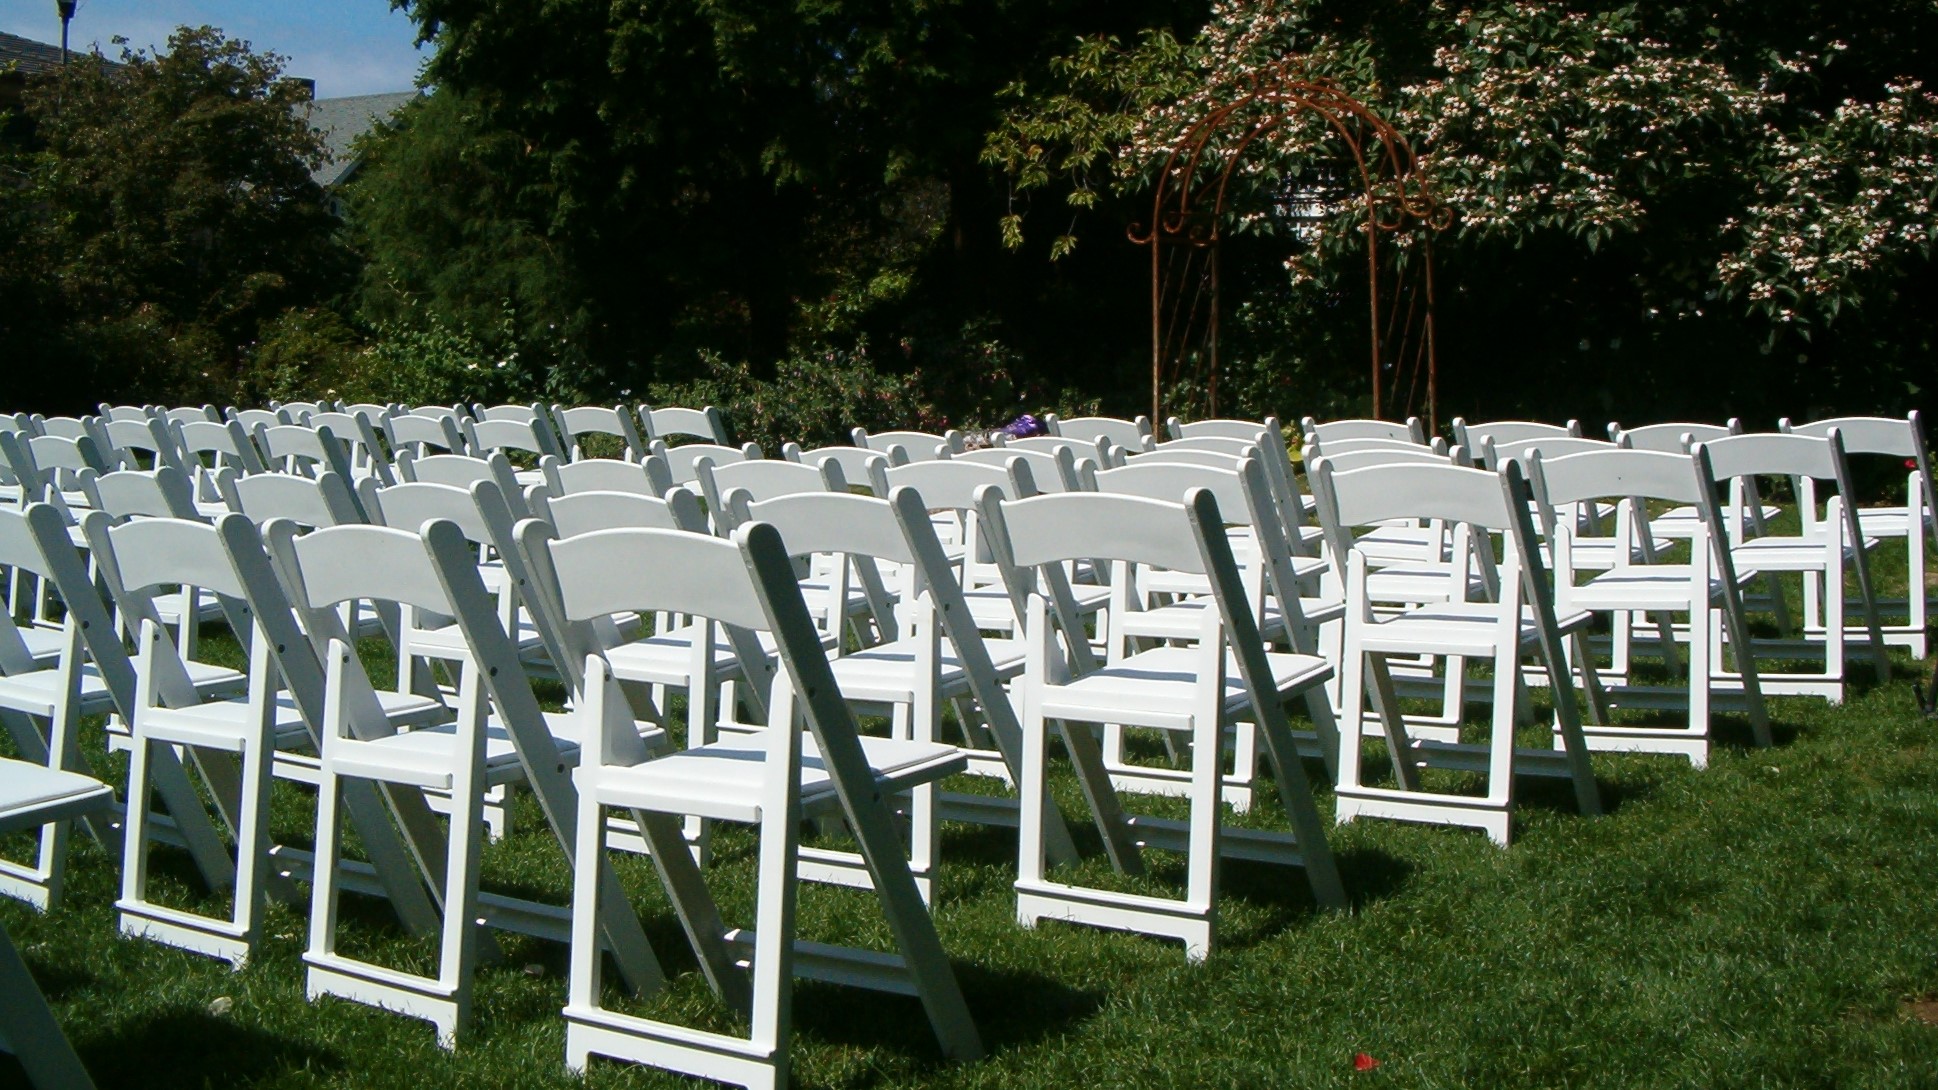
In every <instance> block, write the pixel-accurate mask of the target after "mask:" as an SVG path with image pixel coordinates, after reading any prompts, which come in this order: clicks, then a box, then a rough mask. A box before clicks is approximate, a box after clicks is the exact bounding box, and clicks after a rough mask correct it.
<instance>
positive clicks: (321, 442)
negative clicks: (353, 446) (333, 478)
mask: <svg viewBox="0 0 1938 1090" xmlns="http://www.w3.org/2000/svg"><path fill="white" fill-rule="evenodd" d="M256 449H258V450H260V451H262V460H263V464H264V465H266V466H269V467H271V468H277V469H281V470H283V471H285V472H293V473H298V474H301V475H302V476H305V477H314V476H316V475H317V474H318V473H321V472H323V471H324V470H326V469H327V470H332V471H334V472H336V473H337V474H339V475H340V476H343V477H346V478H347V477H349V476H350V456H349V453H348V452H347V450H346V449H345V447H344V444H343V442H342V441H341V440H339V439H338V438H337V437H336V434H335V433H334V432H332V431H331V430H330V429H329V428H326V427H323V428H312V427H309V426H308V425H304V424H278V425H276V426H275V427H273V428H272V427H265V426H260V425H259V426H258V427H257V428H256Z"/></svg>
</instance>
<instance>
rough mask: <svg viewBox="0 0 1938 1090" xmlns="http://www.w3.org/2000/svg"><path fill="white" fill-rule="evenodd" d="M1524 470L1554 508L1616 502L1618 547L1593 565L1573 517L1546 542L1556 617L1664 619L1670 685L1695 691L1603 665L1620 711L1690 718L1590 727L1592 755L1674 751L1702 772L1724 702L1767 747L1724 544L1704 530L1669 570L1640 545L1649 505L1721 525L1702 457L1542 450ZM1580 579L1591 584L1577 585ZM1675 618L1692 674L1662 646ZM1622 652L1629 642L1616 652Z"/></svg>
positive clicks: (1737, 582) (1736, 582) (1744, 623)
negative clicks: (1729, 666) (1725, 655)
mask: <svg viewBox="0 0 1938 1090" xmlns="http://www.w3.org/2000/svg"><path fill="white" fill-rule="evenodd" d="M1527 465H1528V474H1529V478H1530V481H1531V482H1532V483H1533V485H1534V491H1535V492H1536V493H1537V494H1538V495H1541V496H1543V497H1545V498H1546V501H1547V502H1552V503H1563V504H1584V503H1594V502H1598V501H1601V500H1614V501H1616V503H1617V507H1616V510H1615V526H1614V533H1613V535H1612V536H1611V537H1610V538H1609V542H1610V544H1612V546H1613V547H1612V548H1607V549H1596V550H1591V551H1590V552H1589V557H1588V562H1587V563H1582V562H1580V560H1579V558H1578V554H1579V553H1580V552H1582V549H1581V546H1582V544H1583V543H1584V541H1586V540H1589V539H1588V538H1587V535H1584V534H1581V533H1579V532H1578V531H1577V529H1576V527H1575V526H1574V525H1573V523H1572V521H1571V520H1567V519H1557V520H1556V521H1555V526H1554V529H1553V531H1552V537H1551V538H1550V539H1549V544H1550V548H1551V549H1552V550H1553V572H1554V586H1555V590H1554V608H1555V612H1556V614H1557V615H1559V616H1567V615H1569V614H1572V613H1575V612H1577V611H1583V610H1585V611H1588V612H1591V613H1600V614H1607V615H1609V616H1610V617H1611V618H1614V619H1616V620H1623V619H1628V618H1632V617H1635V616H1639V615H1649V616H1654V617H1657V618H1658V619H1659V620H1658V624H1659V626H1660V628H1661V630H1662V631H1663V632H1664V634H1665V639H1664V640H1663V641H1662V643H1661V646H1662V649H1663V652H1664V660H1665V661H1664V663H1663V666H1664V668H1665V671H1666V672H1667V673H1668V675H1669V677H1670V679H1671V680H1673V679H1674V678H1675V677H1676V675H1677V674H1682V675H1683V676H1684V677H1685V679H1686V682H1687V684H1686V686H1685V687H1684V688H1683V690H1682V691H1680V692H1678V691H1676V689H1675V688H1674V687H1673V686H1665V685H1660V684H1648V683H1644V682H1642V681H1640V680H1638V679H1637V678H1636V677H1635V676H1634V674H1633V672H1632V670H1631V668H1630V666H1629V663H1628V662H1627V661H1625V656H1623V655H1620V654H1618V655H1617V656H1616V661H1615V662H1614V664H1613V665H1612V666H1611V668H1610V669H1609V670H1607V671H1601V668H1600V667H1599V666H1596V667H1595V669H1596V670H1597V671H1598V672H1600V675H1601V682H1602V686H1603V689H1604V691H1605V692H1606V693H1607V698H1608V704H1609V707H1610V708H1611V709H1612V710H1615V711H1622V710H1627V709H1645V710H1654V709H1662V708H1673V709H1680V710H1682V711H1683V712H1684V713H1685V715H1686V718H1685V720H1684V722H1683V723H1682V724H1681V725H1680V726H1631V725H1625V724H1615V723H1612V722H1611V723H1590V724H1587V725H1584V726H1583V728H1582V733H1583V736H1584V737H1585V738H1586V739H1587V743H1588V747H1589V748H1590V749H1596V750H1617V751H1622V752H1637V753H1668V754H1676V755H1680V756H1684V757H1687V758H1688V759H1689V762H1690V763H1691V764H1693V765H1694V766H1695V767H1697V768H1703V767H1706V766H1707V765H1708V763H1709V751H1710V746H1711V744H1712V739H1711V736H1710V726H1711V712H1712V710H1713V709H1714V706H1715V705H1716V704H1717V703H1719V702H1727V703H1729V704H1730V705H1732V708H1731V710H1742V711H1746V712H1747V713H1748V715H1749V720H1750V730H1751V732H1752V734H1753V736H1754V737H1755V739H1756V742H1757V744H1758V745H1764V746H1767V745H1769V744H1770V740H1771V739H1770V721H1769V715H1768V712H1767V711H1766V710H1765V706H1764V703H1763V690H1762V687H1761V686H1760V685H1759V684H1758V678H1757V672H1756V662H1755V658H1754V657H1753V656H1751V655H1749V654H1747V653H1746V651H1745V649H1746V648H1747V647H1748V639H1749V625H1748V620H1747V618H1746V615H1745V614H1744V612H1743V600H1742V597H1741V592H1742V587H1741V584H1742V580H1741V579H1739V578H1738V575H1737V572H1736V568H1735V565H1734V563H1733V562H1732V557H1731V556H1730V551H1729V549H1728V548H1727V547H1719V545H1718V543H1717V541H1716V540H1715V539H1714V538H1713V537H1712V536H1711V534H1710V533H1709V532H1708V531H1707V529H1701V530H1699V531H1698V532H1697V533H1696V534H1695V536H1694V537H1692V538H1691V539H1690V540H1689V557H1688V559H1687V560H1686V561H1681V562H1670V561H1669V560H1668V558H1667V556H1666V555H1665V554H1664V553H1662V552H1659V551H1658V550H1657V549H1656V548H1655V546H1654V544H1653V543H1652V542H1650V541H1648V540H1647V539H1646V537H1645V536H1643V535H1646V534H1647V533H1648V509H1647V507H1646V506H1645V504H1647V503H1649V502H1651V501H1654V502H1665V501H1666V502H1668V503H1676V504H1688V505H1691V506H1694V507H1696V508H1697V509H1698V510H1699V511H1705V512H1706V513H1707V517H1705V519H1704V520H1703V522H1704V526H1705V527H1708V526H1720V525H1721V513H1720V512H1719V511H1717V510H1716V509H1715V498H1714V497H1713V496H1711V495H1709V494H1708V493H1707V491H1706V490H1705V489H1704V488H1703V485H1702V481H1701V478H1700V474H1699V472H1698V470H1697V468H1696V463H1695V458H1694V456H1692V455H1687V454H1683V455H1676V454H1664V453H1660V452H1656V451H1641V450H1624V449H1621V448H1609V449H1607V450H1599V451H1586V452H1581V453H1576V454H1570V455H1562V456H1559V457H1556V458H1552V459H1550V458H1546V457H1543V456H1542V455H1541V454H1539V453H1538V452H1537V453H1535V454H1533V455H1532V456H1530V457H1529V458H1528V460H1527ZM1584 576H1585V577H1586V580H1585V581H1581V582H1578V580H1581V579H1582V578H1583V577H1584ZM1677 614H1681V615H1686V616H1687V617H1688V618H1689V620H1688V631H1689V662H1688V666H1687V668H1686V669H1685V668H1684V667H1683V666H1682V664H1681V663H1680V662H1679V661H1678V657H1679V656H1678V653H1677V651H1676V648H1675V642H1674V640H1673V638H1666V637H1667V634H1668V632H1669V626H1668V618H1670V617H1672V616H1673V615H1677ZM1726 632H1727V634H1728V639H1729V645H1730V646H1731V647H1733V648H1735V649H1736V651H1737V663H1736V666H1737V669H1736V672H1734V673H1730V672H1729V671H1727V670H1726V669H1725V668H1724V664H1723V663H1722V661H1721V657H1722V651H1723V646H1724V643H1723V639H1724V634H1725V633H1726ZM1619 635H1620V634H1619V633H1618V636H1619ZM1617 649H1618V651H1619V650H1621V649H1622V645H1621V644H1619V643H1618V644H1617Z"/></svg>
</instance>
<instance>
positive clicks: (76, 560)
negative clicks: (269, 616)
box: [0, 503, 246, 909]
mask: <svg viewBox="0 0 1938 1090" xmlns="http://www.w3.org/2000/svg"><path fill="white" fill-rule="evenodd" d="M98 517H99V518H102V519H105V518H106V516H98ZM69 529H70V528H69V526H68V525H67V523H66V521H65V520H64V519H63V518H62V517H61V515H60V513H59V512H58V511H56V510H55V509H54V508H52V507H51V506H49V505H47V504H39V503H36V504H31V505H29V506H28V507H27V508H26V510H25V511H19V512H16V511H0V564H6V565H8V566H10V567H14V568H18V569H21V570H23V571H26V572H30V573H32V574H33V575H35V576H36V577H38V578H39V579H41V580H43V581H45V582H46V583H48V584H49V585H51V586H52V587H53V588H54V589H55V590H56V591H57V592H58V593H59V594H60V599H61V603H62V605H63V606H64V607H65V615H64V618H63V621H62V625H61V629H60V631H61V636H62V646H61V648H60V654H59V655H58V656H57V657H56V658H55V660H54V661H53V662H51V663H48V664H45V665H42V664H40V663H37V662H35V661H34V659H33V658H32V656H31V655H30V654H29V653H28V651H27V649H26V647H25V646H24V645H23V644H22V642H21V641H20V640H19V638H18V630H17V629H16V628H15V626H14V624H13V621H12V619H11V618H10V617H7V616H5V615H4V614H0V725H3V726H4V727H5V728H6V730H7V733H8V734H9V735H10V736H11V737H12V739H13V744H14V750H15V752H16V753H17V754H18V755H19V756H21V757H22V758H24V759H26V760H28V761H30V762H33V763H37V764H42V765H45V766H46V767H49V768H54V769H64V770H67V771H78V770H80V769H81V768H82V767H83V766H82V764H81V757H80V730H81V721H82V719H83V718H85V717H87V716H93V715H116V716H119V717H120V718H121V719H122V720H123V721H128V720H130V719H132V717H133V713H134V710H135V671H134V668H133V666H132V665H131V664H130V663H129V661H128V657H127V652H126V650H125V648H124V647H123V646H122V643H121V639H120V637H119V635H118V634H117V633H116V631H115V627H114V624H113V622H112V621H111V620H110V619H109V616H108V611H107V608H106V606H105V605H104V604H103V603H102V600H101V597H100V593H99V592H98V591H97V590H96V587H95V584H94V582H93V580H92V579H91V578H90V577H89V575H88V572H87V570H86V569H85V568H84V567H83V565H82V563H81V558H80V552H79V550H77V549H76V548H75V547H74V545H73V543H72V539H71V538H70V537H69V536H68V533H69ZM186 682H187V683H186V685H185V686H183V688H182V690H181V691H182V692H183V693H193V694H194V695H195V696H196V697H197V698H199V699H210V698H213V697H216V696H219V695H223V694H227V693H232V692H236V691H238V690H240V689H242V688H243V687H244V686H245V685H246V679H245V678H244V677H243V675H241V674H239V673H237V672H236V671H234V670H230V669H226V668H222V667H211V666H198V667H197V668H196V669H193V670H190V671H188V676H187V679H186ZM42 723H45V727H44V728H43V727H42V725H41V724H42ZM155 770H156V787H157V789H158V790H159V791H160V792H161V795H162V799H163V803H164V805H165V806H166V808H167V810H168V813H169V814H170V816H171V818H173V825H174V828H175V830H176V832H177V833H179V835H180V836H181V838H182V839H183V841H184V842H185V843H186V846H187V847H188V849H189V851H190V854H191V855H192V856H193V857H194V860H195V863H196V865H197V867H198V869H199V870H200V871H201V874H202V877H203V879H204V880H205V881H206V882H207V883H208V885H209V886H210V887H211V888H213V889H222V888H226V887H227V885H228V884H229V882H230V881H231V880H232V879H233V867H232V866H231V865H230V863H229V861H228V859H227V857H226V854H225V853H224V852H223V849H222V847H221V843H220V841H219V840H218V839H217V837H216V834H215V830H214V828H213V827H212V826H211V825H210V824H209V823H208V821H207V819H206V815H205V814H204V813H203V811H202V805H201V802H200V800H199V799H198V798H197V797H196V795H195V788H194V786H193V785H192V784H191V783H190V781H189V779H188V776H187V773H186V772H185V771H184V770H183V768H182V766H181V765H180V763H178V762H177V761H176V760H175V758H174V755H173V754H172V753H171V754H167V755H164V757H163V758H162V759H160V760H158V761H157V762H156V765H155ZM144 801H145V800H144ZM89 831H90V832H91V833H92V834H93V835H94V836H95V837H96V839H99V840H101V841H103V843H106V844H108V845H110V846H112V845H113V844H114V843H115V842H116V841H115V838H114V836H115V834H114V832H113V830H112V829H111V828H110V827H109V826H108V825H107V824H106V823H105V822H96V823H94V824H92V825H90V829H89ZM67 836H68V827H67V823H66V822H54V823H52V824H49V825H48V826H47V827H46V828H44V829H43V830H42V833H41V842H40V845H39V849H38V852H37V854H36V856H35V859H34V861H33V862H32V863H18V862H13V861H10V860H0V894H4V895H6V896H10V897H13V898H15V899H17V900H22V901H26V902H27V903H29V904H32V905H35V906H36V907H39V908H43V909H45V908H51V907H53V906H54V905H55V904H56V903H58V901H59V900H60V895H61V889H62V885H63V877H64V871H65V867H66V856H67Z"/></svg>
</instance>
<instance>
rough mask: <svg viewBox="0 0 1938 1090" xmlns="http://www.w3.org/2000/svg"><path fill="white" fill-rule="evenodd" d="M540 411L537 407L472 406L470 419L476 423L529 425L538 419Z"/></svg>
mask: <svg viewBox="0 0 1938 1090" xmlns="http://www.w3.org/2000/svg"><path fill="white" fill-rule="evenodd" d="M540 411H541V410H540V407H539V406H537V405H490V406H486V405H473V406H471V418H472V419H473V420H477V421H487V420H492V421H495V420H511V421H515V422H517V423H520V424H529V423H531V422H532V421H534V420H536V419H538V417H539V415H540Z"/></svg>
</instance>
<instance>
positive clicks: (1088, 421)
mask: <svg viewBox="0 0 1938 1090" xmlns="http://www.w3.org/2000/svg"><path fill="white" fill-rule="evenodd" d="M1043 426H1044V427H1045V428H1046V429H1048V431H1049V433H1050V434H1051V435H1060V436H1065V437H1067V438H1071V439H1087V440H1097V439H1108V440H1110V442H1111V444H1112V445H1113V446H1117V447H1121V448H1123V449H1124V450H1125V451H1128V452H1133V453H1135V452H1138V451H1145V450H1149V449H1151V444H1152V438H1151V419H1150V417H1147V416H1140V417H1137V418H1136V419H1134V420H1125V419H1122V418H1120V417H1114V416H1073V417H1071V418H1070V419H1068V420H1064V419H1062V418H1061V417H1059V416H1057V415H1056V414H1055V413H1050V414H1048V415H1046V416H1044V418H1043Z"/></svg>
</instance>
